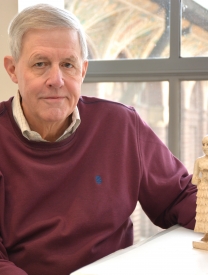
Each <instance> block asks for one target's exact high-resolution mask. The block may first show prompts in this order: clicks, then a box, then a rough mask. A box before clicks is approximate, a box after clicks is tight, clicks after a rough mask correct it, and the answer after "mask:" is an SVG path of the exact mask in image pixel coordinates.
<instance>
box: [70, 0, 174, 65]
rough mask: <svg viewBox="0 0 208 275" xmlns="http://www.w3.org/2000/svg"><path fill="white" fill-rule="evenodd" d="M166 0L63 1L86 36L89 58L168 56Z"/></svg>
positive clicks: (167, 10)
mask: <svg viewBox="0 0 208 275" xmlns="http://www.w3.org/2000/svg"><path fill="white" fill-rule="evenodd" d="M169 7H170V0H145V1H144V0H129V1H124V0H111V1H109V0H100V1H97V0H82V1H77V0H65V8H66V9H68V10H70V11H72V12H73V13H74V14H75V15H76V16H77V17H78V18H79V19H80V21H81V23H82V25H83V27H84V29H85V32H86V33H87V35H88V38H87V42H88V48H89V59H99V60H115V59H126V58H129V59H145V58H157V57H160V58H161V57H162V58H167V57H169V29H170V28H169Z"/></svg>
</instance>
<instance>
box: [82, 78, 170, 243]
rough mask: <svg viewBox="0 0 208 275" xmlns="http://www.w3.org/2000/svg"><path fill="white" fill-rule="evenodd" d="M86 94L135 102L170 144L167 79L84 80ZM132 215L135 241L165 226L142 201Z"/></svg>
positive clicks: (153, 127)
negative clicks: (156, 221) (150, 215)
mask: <svg viewBox="0 0 208 275" xmlns="http://www.w3.org/2000/svg"><path fill="white" fill-rule="evenodd" d="M82 95H87V96H96V97H99V98H103V99H107V100H113V101H117V102H120V103H123V104H126V105H131V106H133V107H134V108H135V109H136V110H137V112H138V113H139V114H140V116H141V117H142V119H143V120H145V121H146V122H147V123H148V124H149V125H150V126H151V128H152V129H153V130H154V131H155V133H156V134H157V135H158V136H159V137H160V138H161V139H162V140H163V142H164V143H166V144H167V139H168V125H169V83H168V82H167V81H164V82H105V83H84V84H83V86H82ZM131 219H132V221H133V224H134V242H135V243H136V242H138V241H141V240H144V239H146V238H148V237H150V236H152V235H154V234H156V233H158V232H160V231H161V230H162V229H161V228H159V227H157V226H155V225H154V224H153V223H152V222H151V221H150V220H149V218H148V217H147V216H146V214H145V213H144V212H143V210H142V208H141V206H140V204H139V203H138V204H137V207H136V209H135V211H134V212H133V214H132V216H131Z"/></svg>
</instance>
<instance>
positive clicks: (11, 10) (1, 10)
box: [0, 0, 18, 101]
mask: <svg viewBox="0 0 208 275" xmlns="http://www.w3.org/2000/svg"><path fill="white" fill-rule="evenodd" d="M17 11H18V0H6V1H5V0H0V101H2V100H7V99H8V98H10V97H11V96H13V95H14V94H15V92H16V90H17V85H16V84H14V83H13V82H12V81H11V80H10V78H9V76H8V75H7V72H6V71H5V69H4V65H3V59H4V56H5V55H9V54H10V52H9V46H8V35H7V29H8V25H9V22H10V21H11V19H12V18H13V17H14V16H15V14H16V13H17Z"/></svg>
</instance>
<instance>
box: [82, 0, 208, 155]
mask: <svg viewBox="0 0 208 275" xmlns="http://www.w3.org/2000/svg"><path fill="white" fill-rule="evenodd" d="M180 40H181V0H170V57H169V58H155V59H146V60H145V59H137V60H136V59H134V60H129V59H126V60H103V61H101V60H89V67H88V72H87V75H86V78H85V81H84V82H85V83H96V82H148V81H168V82H169V127H168V147H169V149H170V150H171V151H172V153H173V154H174V155H175V156H176V157H178V158H180V112H181V106H180V83H181V81H185V80H208V66H207V64H208V57H193V58H192V57H190V58H187V57H186V58H182V57H181V56H180Z"/></svg>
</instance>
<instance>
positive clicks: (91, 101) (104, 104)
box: [78, 96, 135, 113]
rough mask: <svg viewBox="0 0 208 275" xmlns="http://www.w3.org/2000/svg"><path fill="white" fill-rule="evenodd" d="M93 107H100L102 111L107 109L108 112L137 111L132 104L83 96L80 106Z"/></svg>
mask: <svg viewBox="0 0 208 275" xmlns="http://www.w3.org/2000/svg"><path fill="white" fill-rule="evenodd" d="M87 106H88V107H89V108H90V107H92V109H95V108H96V109H98V110H100V111H102V110H105V111H106V112H108V111H112V112H127V113H128V112H130V113H132V112H133V113H135V109H134V108H133V107H132V106H127V105H125V104H122V103H119V102H115V101H111V100H106V99H101V98H97V97H88V96H81V97H80V99H79V103H78V108H85V107H87Z"/></svg>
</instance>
